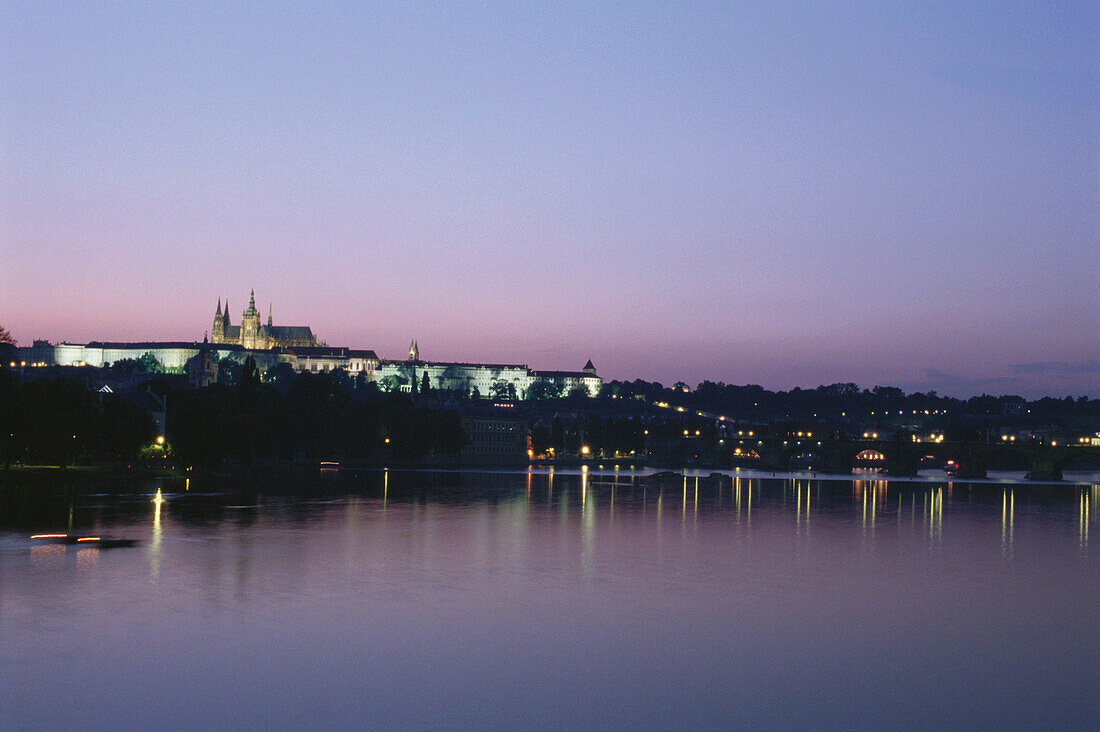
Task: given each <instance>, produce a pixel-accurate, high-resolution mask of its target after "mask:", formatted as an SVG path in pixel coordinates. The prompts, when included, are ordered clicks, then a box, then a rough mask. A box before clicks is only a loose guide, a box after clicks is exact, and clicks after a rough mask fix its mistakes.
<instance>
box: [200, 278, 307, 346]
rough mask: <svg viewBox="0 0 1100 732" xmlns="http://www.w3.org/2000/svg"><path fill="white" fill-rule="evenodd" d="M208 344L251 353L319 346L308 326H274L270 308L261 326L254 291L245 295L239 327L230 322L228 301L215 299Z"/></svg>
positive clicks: (269, 307)
mask: <svg viewBox="0 0 1100 732" xmlns="http://www.w3.org/2000/svg"><path fill="white" fill-rule="evenodd" d="M210 342H211V343H214V344H217V345H222V344H232V345H238V346H241V347H242V348H247V349H248V350H250V351H268V350H270V349H272V348H314V347H317V346H318V345H320V344H319V343H317V339H316V338H314V337H313V331H312V330H310V327H309V326H308V325H273V324H272V322H271V306H270V305H269V306H268V309H267V325H260V312H259V311H258V310H257V309H256V291H255V290H253V291H252V292H251V293H250V294H249V296H248V308H246V309H245V311H244V313H242V314H241V324H240V325H231V324H230V322H229V299H228V298H227V299H226V301H225V312H224V313H223V312H222V301H221V298H218V309H217V311H216V312H215V313H214V326H213V328H211V330H210Z"/></svg>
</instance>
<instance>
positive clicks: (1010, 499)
mask: <svg viewBox="0 0 1100 732" xmlns="http://www.w3.org/2000/svg"><path fill="white" fill-rule="evenodd" d="M1015 516H1016V493H1015V491H1004V492H1002V493H1001V548H1002V549H1009V548H1011V546H1012V534H1013V524H1014V523H1015Z"/></svg>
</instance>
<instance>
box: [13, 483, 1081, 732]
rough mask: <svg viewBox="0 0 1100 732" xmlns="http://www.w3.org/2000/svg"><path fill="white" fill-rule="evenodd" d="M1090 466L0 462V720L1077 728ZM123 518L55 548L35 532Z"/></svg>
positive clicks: (85, 724)
mask: <svg viewBox="0 0 1100 732" xmlns="http://www.w3.org/2000/svg"><path fill="white" fill-rule="evenodd" d="M1098 500H1100V487H1098V486H1097V485H1096V484H1095V483H1092V482H1084V483H1078V484H1061V485H1056V486H1038V485H1031V484H1026V483H1022V482H1013V483H1006V484H999V483H978V484H970V483H960V482H955V483H948V482H943V481H922V482H899V481H890V482H886V481H879V480H874V479H872V478H868V479H866V480H833V481H830V480H815V479H807V478H805V477H802V478H797V477H794V478H786V479H782V478H776V479H772V478H770V477H759V478H734V477H730V476H724V477H722V478H705V477H695V476H688V477H683V478H680V477H666V479H665V480H663V481H659V482H658V481H655V480H653V479H648V480H647V479H644V478H642V477H640V476H638V475H636V474H632V473H627V472H606V473H604V472H596V471H593V472H588V473H583V474H580V473H574V474H563V473H561V472H559V473H557V474H548V473H519V474H505V473H417V472H395V471H388V472H363V473H355V474H352V473H347V472H342V473H339V474H327V475H319V476H315V477H310V478H307V479H301V480H297V481H291V480H283V481H281V482H280V483H279V484H278V485H263V486H255V485H252V486H244V485H236V484H232V483H229V484H220V485H217V486H210V485H206V486H199V485H197V484H193V482H192V481H183V480H175V479H171V480H169V479H166V480H163V481H149V482H146V483H141V484H136V485H131V486H117V485H112V486H109V487H108V486H97V485H94V484H91V485H89V484H82V485H81V486H80V487H75V488H74V487H66V486H61V485H58V486H41V485H39V486H35V487H33V488H30V487H16V488H12V487H10V486H9V487H8V488H6V489H2V490H0V728H3V729H4V730H8V729H21V728H36V729H40V728H52V729H60V728H72V727H77V726H79V727H82V728H93V729H101V728H112V729H113V728H133V727H141V728H162V729H196V728H210V727H214V728H240V727H245V728H261V727H263V728H268V727H278V728H288V727H291V728H306V727H333V726H338V727H353V726H354V727H363V726H367V725H371V726H375V727H381V726H385V727H387V728H416V729H425V728H445V729H453V728H471V727H474V728H517V727H523V728H527V727H536V728H577V727H580V728H607V727H614V728H621V727H630V728H662V729H679V728H727V727H731V726H733V727H754V728H756V727H770V728H790V727H794V726H811V727H815V728H822V727H843V728H875V729H882V728H927V727H929V726H933V727H953V728H960V727H968V728H969V727H978V726H980V727H990V726H998V727H1013V728H1020V727H1024V728H1031V727H1050V726H1057V727H1063V728H1074V729H1076V728H1086V727H1092V728H1095V727H1096V725H1097V720H1098V713H1100V712H1098V709H1100V704H1098V703H1100V684H1098V679H1100V584H1098V580H1100V544H1098V542H1100V534H1098V533H1097V532H1098V531H1100V525H1098V521H1097V518H1096V516H1097V501H1098ZM70 530H71V531H73V532H77V533H82V534H89V535H104V536H106V535H111V536H118V537H130V538H136V539H140V540H141V544H140V545H139V546H138V547H136V548H119V549H112V550H104V549H95V548H87V547H79V548H78V547H66V546H55V545H42V544H39V543H38V542H37V541H32V540H31V539H30V538H29V537H30V535H31V534H32V533H35V532H40V531H70Z"/></svg>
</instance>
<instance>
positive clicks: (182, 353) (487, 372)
mask: <svg viewBox="0 0 1100 732" xmlns="http://www.w3.org/2000/svg"><path fill="white" fill-rule="evenodd" d="M212 331H213V332H212V333H211V337H210V338H209V339H207V338H205V337H204V338H203V341H202V342H201V343H198V342H164V341H156V342H122V343H116V342H111V343H103V342H98V341H93V342H91V343H87V344H80V343H59V344H57V345H54V344H51V343H49V342H48V341H44V340H37V341H34V345H33V346H31V347H24V348H20V349H18V351H19V354H20V355H19V359H20V362H27V363H30V364H31V365H32V366H33V367H41V366H94V367H96V368H101V367H104V366H107V365H110V364H112V363H117V362H118V361H122V360H127V359H133V360H140V359H141V358H143V357H144V356H147V355H148V356H152V357H154V358H156V360H157V362H159V364H160V366H161V368H163V369H164V370H165V371H167V372H169V373H177V374H187V375H188V377H189V381H190V383H191V384H192V385H193V386H197V387H202V386H206V385H208V384H210V383H213V382H214V381H216V380H217V375H218V363H219V362H222V361H224V360H226V359H230V360H233V361H236V362H238V363H244V362H245V361H246V360H247V359H249V358H251V359H253V360H254V361H255V362H256V365H257V366H258V367H259V369H260V372H261V373H263V372H265V371H267V370H268V369H270V368H273V367H275V366H276V365H278V364H288V365H289V366H290V367H291V368H292V369H294V370H295V371H298V372H301V371H308V372H311V373H323V372H331V371H336V370H343V371H346V372H347V374H348V375H349V376H352V377H358V378H360V379H363V380H366V381H373V382H377V383H378V385H379V387H380V388H381V389H382V390H383V391H404V392H411V391H414V390H417V389H418V388H419V387H420V386H421V385H422V384H423V379H424V377H425V375H427V378H428V385H429V386H430V387H431V388H432V389H438V390H443V391H462V392H466V393H468V394H471V395H475V396H479V397H482V398H490V399H499V400H517V399H531V398H540V397H556V396H568V395H569V394H571V393H573V392H575V391H577V390H583V391H585V392H586V393H587V394H588V395H589V396H596V395H598V394H599V391H600V387H601V386H602V385H603V380H602V379H601V378H600V377H599V376H598V375H597V374H596V367H595V366H593V365H592V361H588V362H587V363H586V364H585V365H584V368H582V369H581V370H580V371H537V370H534V369H531V368H529V367H528V366H527V364H486V363H457V362H450V361H425V360H422V359H421V357H420V346H419V344H418V343H417V341H415V340H413V341H412V342H411V343H410V344H409V350H408V354H407V357H406V358H404V359H395V360H389V359H382V358H379V357H378V355H377V354H376V353H375V352H374V351H370V350H359V349H352V348H346V347H330V346H326V345H324V344H322V343H319V342H318V341H317V338H316V337H315V336H314V335H313V331H312V329H310V327H309V326H297V325H289V326H288V325H274V323H273V321H272V317H271V309H270V307H269V308H268V316H267V323H266V324H261V323H260V313H259V311H258V310H257V309H256V296H255V292H252V293H251V294H250V295H249V300H248V307H247V308H246V309H245V311H244V313H243V314H242V316H241V324H240V325H233V324H232V323H231V322H230V320H229V303H228V301H226V303H225V305H224V307H223V305H222V300H221V299H220V298H219V299H218V306H217V309H216V310H215V313H214V323H213V329H212ZM414 382H415V384H416V386H415V387H414V385H413V384H414Z"/></svg>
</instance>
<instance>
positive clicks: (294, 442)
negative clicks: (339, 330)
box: [0, 364, 464, 469]
mask: <svg viewBox="0 0 1100 732" xmlns="http://www.w3.org/2000/svg"><path fill="white" fill-rule="evenodd" d="M145 387H146V388H151V389H152V390H154V391H158V392H160V393H162V394H166V399H167V404H168V408H167V410H166V411H167V428H166V432H167V434H168V435H169V438H170V439H169V444H168V445H167V447H168V448H169V450H170V454H171V456H172V458H173V462H174V463H175V464H177V465H180V466H191V465H193V466H198V467H203V468H210V469H216V468H219V467H221V466H223V465H224V464H225V463H226V461H236V462H238V463H240V464H242V465H249V464H251V463H252V462H253V461H256V460H276V461H280V460H282V461H292V460H324V459H337V460H340V459H348V460H354V459H361V460H371V459H380V458H385V459H386V460H387V461H394V462H399V463H400V462H415V461H418V460H422V459H424V458H425V457H428V456H430V455H457V453H458V452H459V451H460V450H461V448H462V445H463V444H464V435H463V433H462V429H461V423H460V418H459V416H458V414H457V413H455V412H452V411H439V410H434V409H430V408H427V407H423V406H417V405H415V404H414V403H413V401H412V400H411V399H410V398H409V397H408V396H407V395H405V394H399V393H398V394H383V393H381V392H379V391H378V389H377V388H375V387H374V385H373V384H366V385H365V386H364V385H363V384H360V383H358V382H356V381H354V380H350V379H346V378H339V376H337V377H336V378H333V377H332V376H330V375H329V374H325V373H321V374H310V373H302V374H296V375H293V377H291V378H288V379H283V380H280V381H278V382H275V383H267V384H263V383H260V379H259V375H258V373H257V372H256V370H255V366H254V365H253V364H248V365H246V366H245V368H244V370H243V373H242V374H241V376H240V378H239V380H238V381H237V383H236V384H235V385H234V386H225V385H213V386H209V387H206V388H204V389H176V390H172V389H170V388H169V387H168V386H167V384H166V383H165V382H164V381H163V380H157V379H153V380H151V381H149V382H147V383H146V384H145ZM140 393H141V392H140V391H139V392H137V394H140ZM133 396H134V395H133V394H127V395H120V394H102V393H99V392H97V391H95V390H94V389H93V388H92V386H90V385H89V384H88V383H86V382H85V381H83V380H80V379H75V378H44V379H32V380H26V381H20V380H19V379H18V378H17V376H16V375H15V374H14V373H13V372H11V371H8V370H0V435H2V438H0V461H2V462H3V464H4V465H6V466H11V465H12V464H24V465H72V464H75V463H77V462H99V463H104V462H113V463H125V464H129V463H133V462H135V461H137V460H139V459H141V458H142V457H143V455H144V456H146V457H148V456H149V455H159V454H160V453H159V452H157V451H158V449H159V448H157V447H154V444H155V443H154V440H155V439H156V437H157V431H156V425H155V422H154V420H153V418H152V416H151V414H150V411H149V409H148V407H147V406H142V405H140V404H138V403H135V401H134V399H133Z"/></svg>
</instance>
